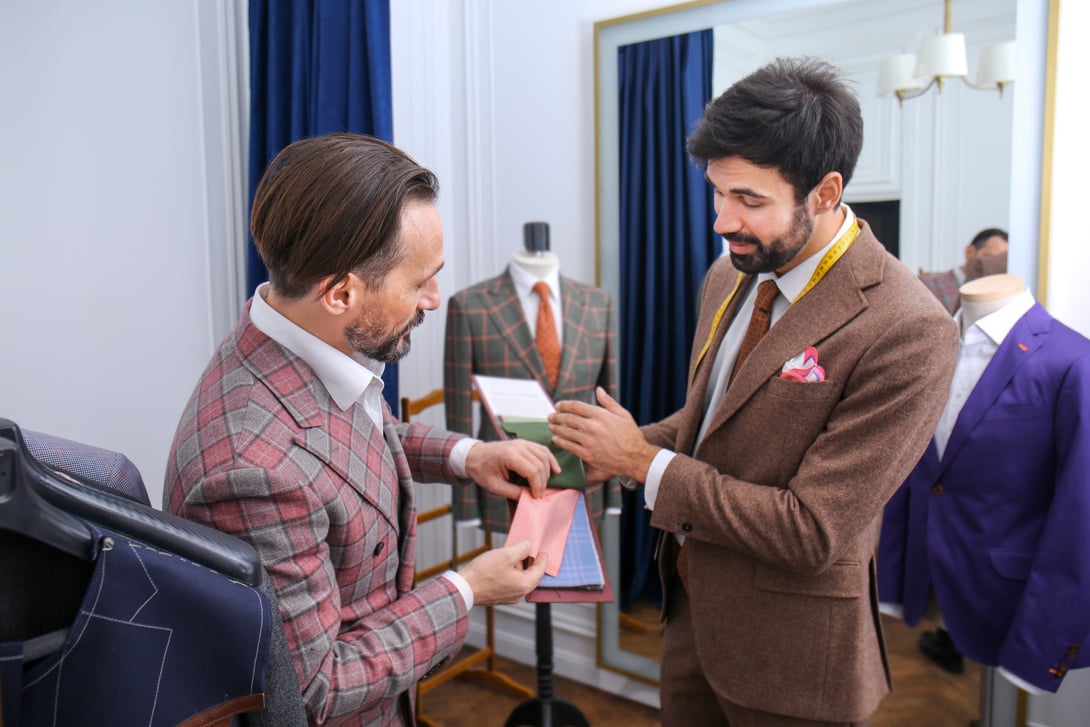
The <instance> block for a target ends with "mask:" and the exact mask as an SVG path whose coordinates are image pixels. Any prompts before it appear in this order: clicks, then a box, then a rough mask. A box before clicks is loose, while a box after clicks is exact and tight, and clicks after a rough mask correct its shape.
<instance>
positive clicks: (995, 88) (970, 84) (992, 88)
mask: <svg viewBox="0 0 1090 727" xmlns="http://www.w3.org/2000/svg"><path fill="white" fill-rule="evenodd" d="M961 82H962V83H964V84H965V85H966V86H968V87H969V88H971V89H974V90H976V91H999V95H1000V96H1002V95H1003V86H1004V85H1006V84H1004V83H999V84H997V85H995V86H981V85H978V84H976V83H973V82H972V81H970V80H969V79H968V78H967V77H966V76H962V77H961Z"/></svg>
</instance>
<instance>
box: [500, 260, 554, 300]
mask: <svg viewBox="0 0 1090 727" xmlns="http://www.w3.org/2000/svg"><path fill="white" fill-rule="evenodd" d="M507 270H508V272H509V273H510V274H511V281H512V282H513V283H514V284H515V292H516V293H518V296H519V298H521V299H526V298H528V297H529V296H530V294H531V293H532V292H533V288H534V283H536V282H537V281H538V278H535V277H534V276H533V275H531V274H530V273H528V272H526V271H525V270H523V269H522V268H520V267H519V266H518V265H515V264H514V263H508V264H507ZM541 280H544V281H545V282H546V283H548V284H549V300H550V301H551V302H552V303H553V304H554V306H553V307H554V308H555V307H556V305H558V304H559V303H560V272H559V271H558V270H555V269H554V270H553V271H552V272H550V273H549V274H548V275H546V276H545V277H544V278H541Z"/></svg>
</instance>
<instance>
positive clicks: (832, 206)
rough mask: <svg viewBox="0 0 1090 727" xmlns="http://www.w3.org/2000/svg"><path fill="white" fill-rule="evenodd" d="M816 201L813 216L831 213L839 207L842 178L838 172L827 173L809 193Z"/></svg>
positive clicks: (842, 189) (842, 191) (842, 192)
mask: <svg viewBox="0 0 1090 727" xmlns="http://www.w3.org/2000/svg"><path fill="white" fill-rule="evenodd" d="M811 194H813V195H814V196H815V199H816V200H817V201H816V203H815V205H816V206H815V208H814V214H817V215H820V214H823V213H826V212H832V211H834V210H836V208H837V207H838V206H839V205H840V197H841V196H842V195H843V194H844V177H842V176H841V175H840V172H829V173H828V174H826V175H825V176H824V177H822V178H821V181H820V182H818V183H817V186H815V187H814V191H813V192H812V193H811Z"/></svg>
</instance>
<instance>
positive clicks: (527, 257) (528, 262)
mask: <svg viewBox="0 0 1090 727" xmlns="http://www.w3.org/2000/svg"><path fill="white" fill-rule="evenodd" d="M522 246H523V248H524V249H522V250H516V251H515V254H514V255H513V256H512V257H511V261H512V262H513V263H515V265H518V266H519V267H520V268H522V269H523V270H525V271H526V272H528V273H530V274H531V275H533V276H534V277H535V278H537V279H538V280H544V279H545V278H547V277H548V276H550V275H552V274H553V273H555V272H557V271H558V270H559V268H560V261H559V260H558V259H557V257H556V255H555V254H554V253H551V252H549V223H547V222H527V223H526V224H525V225H523V226H522Z"/></svg>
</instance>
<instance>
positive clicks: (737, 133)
mask: <svg viewBox="0 0 1090 727" xmlns="http://www.w3.org/2000/svg"><path fill="white" fill-rule="evenodd" d="M862 147H863V115H862V113H861V112H860V110H859V99H858V98H857V97H856V95H855V92H854V91H853V90H852V89H851V88H850V87H849V86H848V85H847V83H846V82H845V81H844V80H843V78H842V77H841V74H840V72H839V71H838V70H837V69H836V68H835V67H834V66H832V65H830V64H829V63H826V62H825V61H822V60H819V59H816V58H777V59H776V60H775V61H773V62H772V63H769V64H768V65H766V66H763V67H762V68H759V69H757V70H756V71H754V72H753V73H751V74H749V75H748V76H746V77H745V78H743V79H742V80H740V81H738V82H737V83H735V84H734V85H732V86H731V87H730V88H728V89H727V90H726V91H724V92H723V93H722V94H721V95H720V96H719V97H718V98H716V99H714V100H712V101H711V102H709V103H708V105H707V106H706V107H705V108H704V116H703V117H702V118H701V119H700V121H699V122H698V123H697V125H696V128H695V129H694V130H693V133H692V134H691V135H690V136H689V139H688V150H689V154H690V156H692V157H693V159H695V160H696V161H698V162H700V163H702V164H705V165H706V164H707V163H708V162H710V161H714V160H716V159H724V158H727V157H739V158H742V159H744V160H746V161H748V162H750V163H751V164H756V165H757V166H759V167H765V168H770V169H776V170H777V171H779V173H780V174H781V175H782V176H783V178H784V179H785V180H787V182H788V184H790V185H791V186H792V187H793V188H794V190H795V197H796V201H798V202H801V201H802V200H803V199H804V198H805V197H806V195H807V194H808V193H809V192H810V190H812V189H813V188H814V187H815V186H817V184H818V182H820V181H821V180H822V178H823V177H824V176H825V175H826V174H828V173H829V172H840V174H841V176H842V177H843V178H844V185H845V186H846V185H847V184H848V182H849V181H850V180H851V177H852V172H853V171H855V163H856V161H857V160H858V159H859V151H860V149H862Z"/></svg>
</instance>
